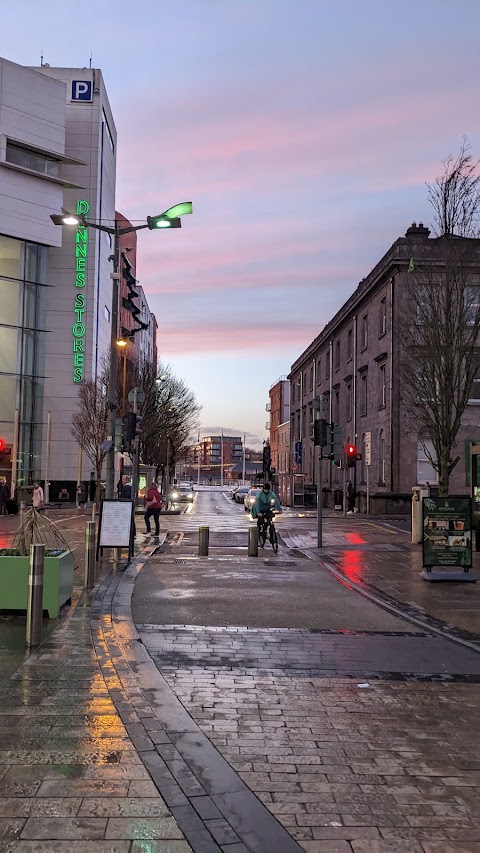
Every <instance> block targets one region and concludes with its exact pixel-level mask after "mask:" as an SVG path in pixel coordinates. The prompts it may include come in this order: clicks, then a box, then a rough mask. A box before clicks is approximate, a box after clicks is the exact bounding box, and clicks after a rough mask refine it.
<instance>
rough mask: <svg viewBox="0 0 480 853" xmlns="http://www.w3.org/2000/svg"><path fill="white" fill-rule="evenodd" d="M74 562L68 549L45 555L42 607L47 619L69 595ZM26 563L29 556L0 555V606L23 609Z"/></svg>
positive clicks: (26, 600) (26, 573)
mask: <svg viewBox="0 0 480 853" xmlns="http://www.w3.org/2000/svg"><path fill="white" fill-rule="evenodd" d="M74 564H75V560H74V556H73V554H72V552H71V551H66V552H65V553H64V554H61V555H60V556H59V557H45V569H44V575H43V609H44V610H48V615H49V617H50V619H55V618H56V617H57V616H58V611H59V610H60V607H61V606H62V604H65V602H66V601H69V600H70V599H71V597H72V592H73V569H74ZM29 565H30V558H29V557H10V556H5V557H4V556H0V610H26V609H27V603H28V572H29Z"/></svg>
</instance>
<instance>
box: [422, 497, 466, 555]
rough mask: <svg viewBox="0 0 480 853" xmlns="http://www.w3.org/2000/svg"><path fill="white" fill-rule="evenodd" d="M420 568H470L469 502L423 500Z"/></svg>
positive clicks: (458, 499)
mask: <svg viewBox="0 0 480 853" xmlns="http://www.w3.org/2000/svg"><path fill="white" fill-rule="evenodd" d="M422 511H423V565H424V566H449V567H451V566H462V568H464V569H466V568H471V566H472V500H471V498H469V497H453V498H452V497H446V498H445V497H443V498H440V497H438V498H423V501H422Z"/></svg>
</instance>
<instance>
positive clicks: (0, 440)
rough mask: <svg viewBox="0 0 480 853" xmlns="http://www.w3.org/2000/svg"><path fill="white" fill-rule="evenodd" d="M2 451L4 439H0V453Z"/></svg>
mask: <svg viewBox="0 0 480 853" xmlns="http://www.w3.org/2000/svg"><path fill="white" fill-rule="evenodd" d="M2 450H5V439H4V438H0V453H1V452H2Z"/></svg>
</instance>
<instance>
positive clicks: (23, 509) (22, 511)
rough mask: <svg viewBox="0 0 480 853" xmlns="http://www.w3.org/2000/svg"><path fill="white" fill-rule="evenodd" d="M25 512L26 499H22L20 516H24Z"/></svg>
mask: <svg viewBox="0 0 480 853" xmlns="http://www.w3.org/2000/svg"><path fill="white" fill-rule="evenodd" d="M24 512H25V501H20V518H21V517H22V515H23V513H24Z"/></svg>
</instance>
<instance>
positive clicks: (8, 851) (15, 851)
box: [2, 839, 190, 853]
mask: <svg viewBox="0 0 480 853" xmlns="http://www.w3.org/2000/svg"><path fill="white" fill-rule="evenodd" d="M150 849H151V850H152V853H154V851H153V848H148V850H149V851H150ZM140 850H142V853H146V850H145V848H138V853H140ZM189 850H190V848H189V847H188V846H187V847H186V848H185V849H184V850H178V851H177V850H173V849H172V850H171V851H170V853H188V851H189ZM2 853H67V851H66V849H65V841H52V840H50V841H40V840H35V841H14V842H12V844H10V843H8V842H6V847H4V848H3V849H2ZM68 853H130V841H85V840H82V841H74V840H71V839H69V841H68ZM157 853H168V851H167V850H166V848H163V849H162V850H160V849H159V850H158V851H157Z"/></svg>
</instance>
